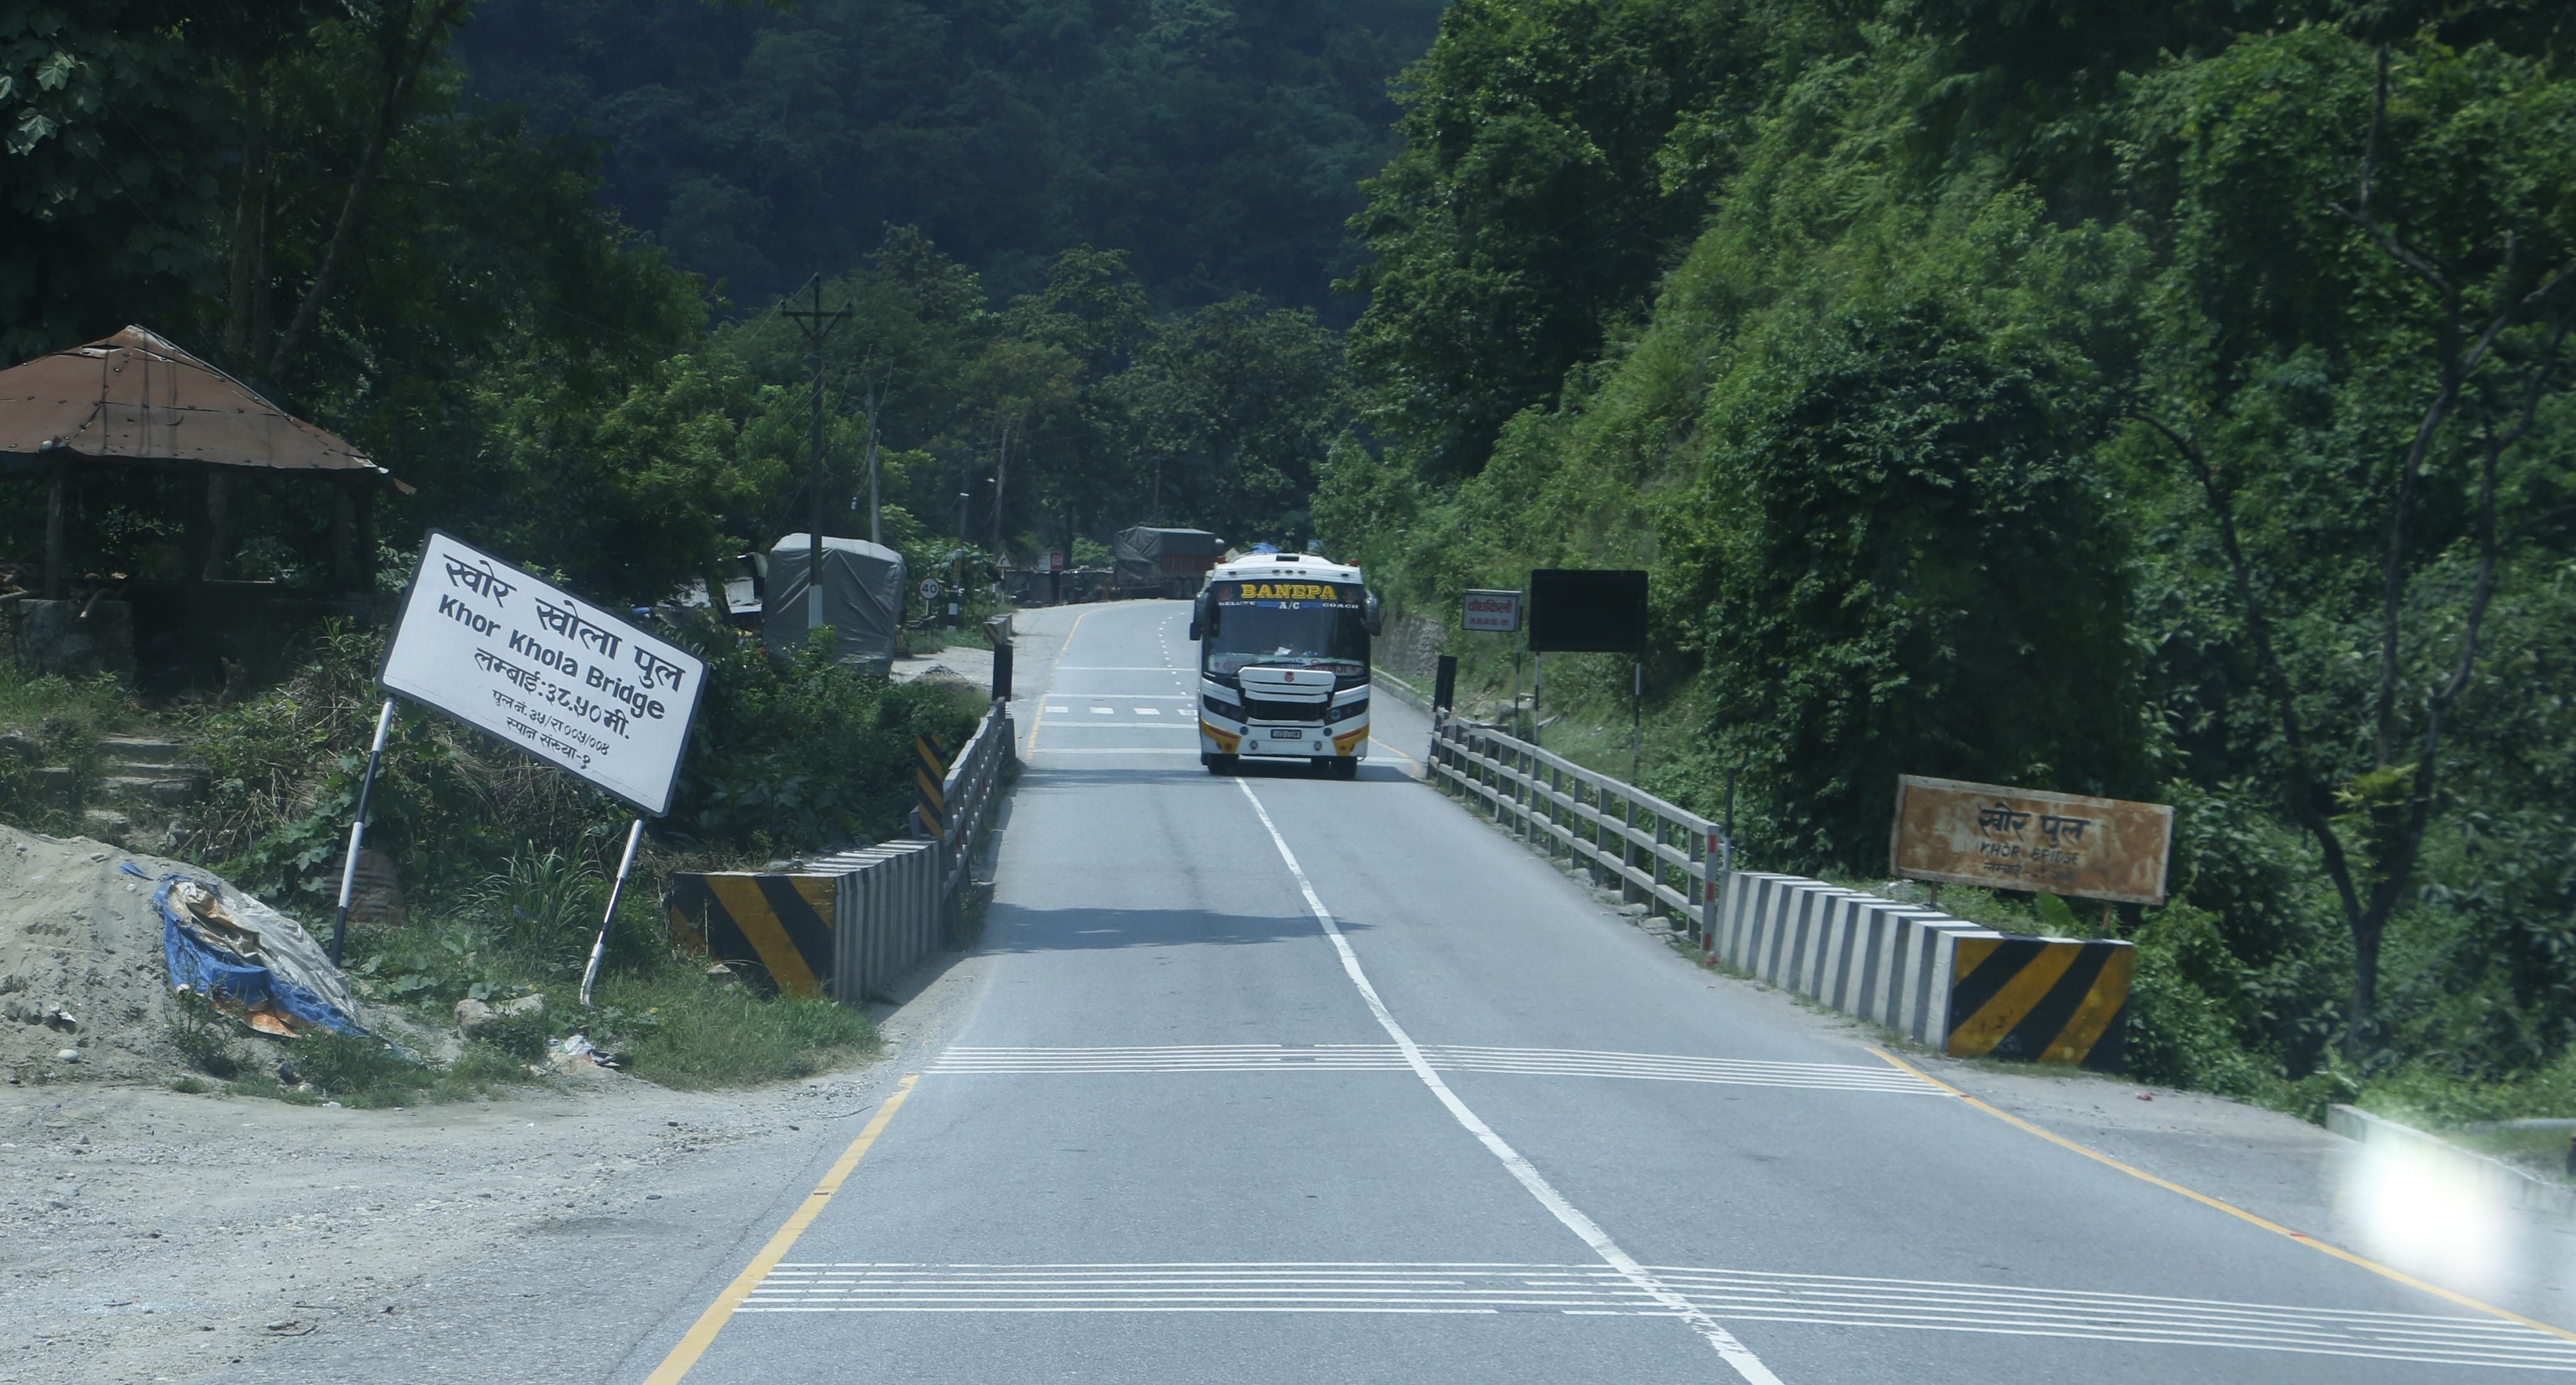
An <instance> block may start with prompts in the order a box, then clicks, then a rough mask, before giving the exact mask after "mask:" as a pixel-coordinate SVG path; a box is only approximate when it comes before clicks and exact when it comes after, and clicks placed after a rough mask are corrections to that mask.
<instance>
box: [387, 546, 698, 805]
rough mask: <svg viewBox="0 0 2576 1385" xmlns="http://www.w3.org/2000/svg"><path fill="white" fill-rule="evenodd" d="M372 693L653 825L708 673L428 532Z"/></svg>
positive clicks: (684, 655) (675, 651)
mask: <svg viewBox="0 0 2576 1385" xmlns="http://www.w3.org/2000/svg"><path fill="white" fill-rule="evenodd" d="M382 681H383V683H384V686H385V690H386V691H387V692H391V693H397V694H400V695H401V696H404V697H407V698H410V699H411V700H413V701H415V702H419V703H422V704H424V705H426V706H430V707H435V708H437V709H438V710H439V711H442V712H445V713H447V714H448V715H449V716H452V717H455V718H457V719H458V720H460V721H463V722H465V723H467V724H469V725H472V726H477V727H480V728H482V729H483V730H485V731H489V732H491V733H492V734H493V735H495V736H498V737H500V738H501V739H502V740H505V741H508V742H509V743H510V744H512V745H515V746H517V747H518V748H520V749H521V750H524V751H526V752H528V753H529V754H531V755H534V756H536V757H537V758H538V759H540V760H545V761H547V762H549V763H552V764H555V765H558V766H561V767H562V768H564V769H567V770H570V771H571V772H572V773H574V774H576V775H578V776H580V777H581V778H583V779H585V780H587V781H589V782H590V783H591V784H593V785H594V786H596V787H597V788H599V789H600V790H601V791H602V792H604V793H607V794H610V795H612V796H614V797H616V798H620V799H623V800H625V801H626V802H627V803H630V804H632V805H634V806H635V808H636V809H637V810H639V811H641V812H644V813H647V814H650V815H652V816H655V817H659V816H661V815H662V814H664V813H667V812H669V811H670V807H671V785H672V782H673V780H674V779H675V778H676V777H677V776H678V773H679V768H680V757H681V755H682V753H683V752H685V751H686V750H687V748H688V742H689V723H690V721H691V720H692V718H693V717H694V716H695V715H696V713H697V708H698V696H699V694H700V693H701V692H702V691H703V690H704V688H705V684H706V664H705V662H704V661H702V660H700V659H699V658H698V657H697V656H696V655H694V654H691V653H689V652H688V651H687V650H684V649H681V648H679V647H678V646H676V645H673V644H669V643H666V642H664V641H662V640H659V639H656V638H654V637H653V636H652V635H649V634H647V633H645V632H644V631H643V630H640V629H638V628H636V627H635V626H633V625H631V624H628V623H627V622H626V621H623V620H620V619H619V618H617V617H616V616H613V615H610V614H609V613H608V612H607V611H605V610H603V609H601V608H600V607H597V606H592V605H588V604H586V603H584V602H582V601H580V600H578V599H577V598H575V597H574V596H573V595H572V594H571V593H569V592H566V591H564V590H562V589H561V588H559V587H555V586H553V585H551V584H549V583H547V582H544V581H541V580H539V579H538V578H536V577H535V576H533V575H531V574H529V573H527V572H526V571H523V570H522V569H519V568H516V567H512V566H511V565H509V564H508V563H505V562H502V561H501V560H499V559H497V558H494V557H492V556H491V555H490V554H487V553H483V552H481V551H479V550H477V549H475V548H473V547H472V546H470V545H468V544H466V543H464V542H463V541H461V540H459V539H457V538H456V537H455V536H453V535H450V534H444V533H440V532H438V531H436V530H432V531H431V532H430V535H429V540H428V542H427V543H426V544H425V545H423V547H422V549H421V559H420V567H419V569H418V570H417V571H415V572H414V573H413V574H412V581H411V591H410V593H409V594H408V595H407V596H406V597H405V598H404V600H403V610H402V618H401V621H400V623H399V624H397V625H396V626H395V627H394V636H393V641H392V644H391V647H390V648H388V649H387V650H386V652H385V669H384V674H383V677H382Z"/></svg>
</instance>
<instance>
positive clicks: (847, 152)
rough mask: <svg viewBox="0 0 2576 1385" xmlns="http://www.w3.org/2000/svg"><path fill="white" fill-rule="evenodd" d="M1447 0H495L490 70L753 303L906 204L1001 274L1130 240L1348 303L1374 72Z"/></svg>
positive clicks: (1304, 301)
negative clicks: (719, 0) (1347, 276)
mask: <svg viewBox="0 0 2576 1385" xmlns="http://www.w3.org/2000/svg"><path fill="white" fill-rule="evenodd" d="M1439 12H1440V6H1439V4H1438V3H1437V0H1395V3H1384V0H1381V2H1380V3H1359V2H1358V0H1274V3H1265V4H1250V5H1227V4H1214V3H1205V2H1204V0H1201V2H1199V3H1187V4H1177V3H1161V2H1160V0H1155V2H1153V3H1148V2H1147V0H1100V2H1099V3H1089V4H1078V5H1064V4H1045V3H1031V2H1030V0H1003V3H999V4H961V3H957V0H806V2H805V3H802V4H797V5H792V6H791V5H775V6H766V7H751V6H717V5H710V4H708V3H706V2H705V0H645V3H640V4H639V3H633V0H487V3H486V4H485V5H484V6H483V8H482V10H481V12H480V13H479V14H478V16H477V17H476V19H475V21H474V23H473V25H472V26H471V27H469V28H468V29H467V30H466V31H465V34H464V36H463V43H462V54H463V57H464V61H465V64H466V67H467V69H468V70H469V71H471V72H472V74H473V77H474V81H475V84H476V86H477V87H478V88H479V89H481V90H483V91H485V92H488V93H490V94H491V95H493V96H495V97H498V98H500V99H502V100H507V101H515V102H519V103H522V104H524V105H526V106H527V107H528V108H529V109H530V110H531V111H532V112H533V113H534V114H535V115H536V117H537V118H538V119H539V120H540V121H541V122H542V123H543V124H544V125H545V126H546V127H547V128H549V129H556V130H575V129H578V130H582V131H585V132H587V133H589V134H591V135H594V136H596V137H598V138H600V139H602V140H604V141H605V142H606V144H607V147H608V149H609V154H608V158H607V162H606V164H605V171H606V174H607V177H608V186H609V189H610V194H611V196H612V198H613V199H614V200H615V201H616V202H617V204H618V205H619V206H621V207H622V208H624V210H625V214H626V216H627V217H628V218H629V219H630V220H631V221H632V222H633V224H635V225H637V226H639V227H642V228H645V229H646V230H648V231H651V232H652V233H654V234H655V235H656V236H657V237H658V238H659V239H660V240H661V242H662V243H663V244H665V245H667V246H669V247H670V248H671V251H672V253H673V254H674V255H676V256H677V257H678V259H679V261H680V263H682V264H684V265H686V266H687V267H689V268H690V269H693V270H696V271H698V272H699V273H701V274H705V275H707V276H709V277H710V278H714V279H718V280H722V281H725V282H726V283H727V284H729V285H730V287H731V290H732V293H733V295H734V297H735V298H736V300H737V301H740V302H744V303H759V302H765V301H767V300H768V299H770V298H774V297H776V296H778V295H780V294H783V293H786V292H788V291H789V290H791V289H793V288H794V287H795V286H796V285H797V284H799V283H802V282H803V281H804V279H805V277H806V275H807V274H808V273H810V272H812V270H813V269H814V268H816V267H818V266H825V267H829V266H847V265H850V264H853V263H855V262H856V261H857V260H858V258H859V256H860V255H861V254H862V253H864V252H866V251H868V250H870V249H873V248H874V247H875V245H876V241H877V235H878V230H879V228H881V227H884V226H888V225H893V226H917V227H919V228H920V229H921V230H922V231H923V232H924V233H925V234H926V235H928V236H929V237H931V238H932V239H933V240H936V241H937V242H938V243H939V244H941V245H943V246H945V247H947V248H948V249H949V251H950V253H952V254H954V255H956V256H957V257H958V258H959V259H961V260H963V261H964V262H965V263H966V264H968V265H969V266H971V267H973V268H974V269H975V270H976V272H978V273H979V274H981V275H982V276H983V277H984V278H985V280H986V281H987V282H989V283H991V284H993V285H994V286H995V287H996V288H997V289H998V290H999V291H1000V293H1001V294H1002V295H1003V296H1005V297H1010V296H1016V295H1018V294H1021V293H1028V292H1034V291H1036V290H1037V289H1039V288H1040V287H1041V286H1042V285H1043V284H1044V283H1045V282H1046V281H1047V278H1048V275H1049V272H1050V267H1051V264H1052V262H1053V260H1054V258H1055V255H1056V253H1057V252H1058V251H1060V250H1062V249H1064V248H1065V247H1067V246H1070V245H1076V244H1084V243H1088V244H1092V245H1099V246H1108V247H1115V248H1117V249H1119V250H1122V251H1125V252H1126V253H1127V254H1128V256H1129V258H1130V260H1131V262H1132V263H1133V264H1134V266H1135V268H1136V271H1137V273H1138V275H1139V276H1140V278H1141V280H1142V281H1143V283H1144V285H1145V287H1146V289H1147V290H1148V293H1149V296H1150V298H1151V300H1152V301H1153V302H1154V304H1155V305H1156V306H1157V307H1158V308H1161V309H1184V308H1192V307H1199V306H1203V305H1205V304H1209V303H1214V302H1217V301H1220V300H1222V299H1225V298H1230V297H1232V296H1233V295H1235V294H1237V293H1242V292H1247V291H1248V292H1253V293H1257V294H1260V295H1262V296H1263V297H1264V298H1266V299H1268V300H1270V301H1271V302H1273V303H1276V304H1283V305H1287V306H1292V307H1306V308H1313V309H1317V310H1319V311H1324V312H1332V311H1334V302H1333V300H1332V299H1331V298H1330V296H1329V294H1328V292H1327V285H1328V283H1329V281H1330V280H1331V279H1332V278H1334V277H1335V276H1337V275H1340V274H1343V273H1346V272H1348V270H1349V268H1350V266H1351V265H1352V263H1353V262H1354V261H1355V259H1356V258H1357V255H1356V248H1355V247H1354V245H1353V244H1352V242H1351V240H1350V239H1349V237H1348V236H1347V235H1346V234H1345V233H1344V231H1343V229H1342V221H1343V219H1344V218H1345V217H1347V216H1349V215H1350V213H1351V212H1352V211H1353V210H1355V209H1356V208H1357V206H1358V202H1359V199H1358V193H1357V191H1356V183H1357V180H1359V179H1360V178H1362V177H1365V176H1366V175H1367V174H1368V173H1370V172H1371V171H1373V170H1374V169H1376V168H1377V166H1378V165H1379V164H1381V163H1383V162H1384V161H1385V160H1386V157H1387V155H1388V153H1389V152H1391V150H1392V148H1393V146H1394V141H1393V140H1392V139H1391V138H1390V135H1389V131H1388V129H1387V126H1388V123H1389V121H1390V119H1391V118H1392V117H1393V115H1394V108H1393V106H1392V105H1391V104H1390V102H1389V101H1388V98H1387V93H1386V83H1387V80H1388V78H1390V77H1392V76H1393V75H1394V73H1395V72H1396V70H1397V69H1398V68H1399V67H1401V66H1402V65H1403V64H1404V63H1405V62H1407V61H1409V60H1411V59H1412V58H1413V57H1414V56H1416V55H1417V54H1419V53H1420V52H1421V51H1422V49H1423V47H1424V45H1426V44H1428V43H1429V42H1430V40H1431V32H1432V24H1433V21H1434V19H1435V18H1436V16H1437V15H1438V14H1439Z"/></svg>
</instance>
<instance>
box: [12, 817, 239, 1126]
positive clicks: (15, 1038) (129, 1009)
mask: <svg viewBox="0 0 2576 1385" xmlns="http://www.w3.org/2000/svg"><path fill="white" fill-rule="evenodd" d="M129 864H130V865H132V866H133V868H134V870H137V871H141V872H142V875H141V876H139V877H138V876H136V875H134V874H133V873H131V872H129V871H127V870H125V869H124V867H125V866H127V865H129ZM174 872H177V873H184V874H186V875H189V876H191V877H193V878H195V879H199V880H213V881H217V882H218V883H223V882H222V880H221V877H219V876H216V875H215V874H213V873H212V872H210V871H206V870H203V869H200V868H199V867H196V866H192V865H188V864H186V863H185V862H181V861H172V860H168V859H165V858H163V857H159V856H143V855H137V854H135V853H133V852H130V851H121V850H118V849H117V848H115V847H112V846H108V845H106V844H104V843H101V842H94V841H91V840H89V839H88V838H86V837H73V838H69V839H65V838H60V837H47V836H42V835H39V834H37V833H33V832H21V831H19V830H17V829H16V828H13V827H6V826H0V1072H5V1073H6V1074H7V1075H8V1076H9V1077H10V1078H11V1079H12V1080H15V1081H19V1082H27V1083H33V1082H37V1081H57V1082H62V1081H129V1082H130V1081H147V1082H158V1081H167V1080H169V1079H170V1078H173V1077H177V1076H179V1075H180V1074H181V1073H182V1072H184V1071H186V1066H187V1065H186V1064H185V1062H183V1061H182V1060H181V1058H180V1056H179V1052H178V1050H177V1049H176V1048H175V1047H173V1046H172V1044H171V1040H170V1019H171V1014H172V1011H173V1009H174V1004H173V1001H172V1000H171V994H170V975H169V966H168V963H167V961H166V960H165V959H164V957H163V954H162V948H161V938H162V924H161V917H160V915H159V914H157V913H155V912H154V910H153V907H152V893H153V891H154V890H155V889H156V888H158V886H159V883H160V881H161V878H162V877H163V876H166V875H169V874H172V873H174ZM223 893H224V894H225V896H226V897H227V898H229V897H231V896H232V895H233V893H234V891H233V890H232V887H231V886H230V884H228V883H223ZM66 1052H69V1053H72V1054H75V1055H77V1056H74V1057H68V1058H67V1057H64V1056H63V1055H64V1054H65V1053H66Z"/></svg>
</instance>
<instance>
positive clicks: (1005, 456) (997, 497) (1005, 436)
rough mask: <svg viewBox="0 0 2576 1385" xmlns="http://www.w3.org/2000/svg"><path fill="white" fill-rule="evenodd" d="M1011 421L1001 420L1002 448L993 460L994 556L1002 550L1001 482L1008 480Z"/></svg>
mask: <svg viewBox="0 0 2576 1385" xmlns="http://www.w3.org/2000/svg"><path fill="white" fill-rule="evenodd" d="M1011 423H1012V420H1010V419H1004V420H1002V450H1001V454H1000V455H999V456H998V457H996V458H995V459H994V462H993V554H994V556H995V557H999V556H1001V552H1002V483H1003V482H1004V481H1006V480H1008V479H1009V477H1010V474H1011Z"/></svg>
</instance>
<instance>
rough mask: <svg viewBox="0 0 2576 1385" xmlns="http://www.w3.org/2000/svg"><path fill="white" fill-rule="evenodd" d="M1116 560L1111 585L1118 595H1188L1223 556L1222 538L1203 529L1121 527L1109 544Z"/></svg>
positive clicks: (1223, 545) (1143, 526)
mask: <svg viewBox="0 0 2576 1385" xmlns="http://www.w3.org/2000/svg"><path fill="white" fill-rule="evenodd" d="M1110 551H1111V553H1112V554H1113V555H1114V556H1115V557H1116V559H1117V567H1116V570H1115V571H1114V572H1113V574H1112V575H1111V584H1112V585H1113V586H1115V587H1116V588H1117V589H1118V594H1119V595H1120V596H1172V597H1181V598H1184V599H1186V598H1188V597H1189V596H1190V595H1191V594H1192V593H1194V592H1196V591H1197V590H1198V589H1199V584H1200V583H1201V582H1203V581H1205V580H1206V578H1207V574H1208V569H1210V568H1212V567H1215V566H1216V565H1217V560H1219V559H1221V558H1223V557H1224V556H1225V540H1223V539H1221V538H1218V537H1217V536H1216V535H1214V534H1211V533H1209V532H1208V531H1206V530H1205V529H1156V528H1153V527H1151V526H1149V525H1142V524H1140V525H1138V526H1136V527H1135V528H1133V529H1122V530H1120V531H1119V532H1118V537H1117V538H1116V539H1115V540H1113V541H1112V542H1111V543H1110Z"/></svg>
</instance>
